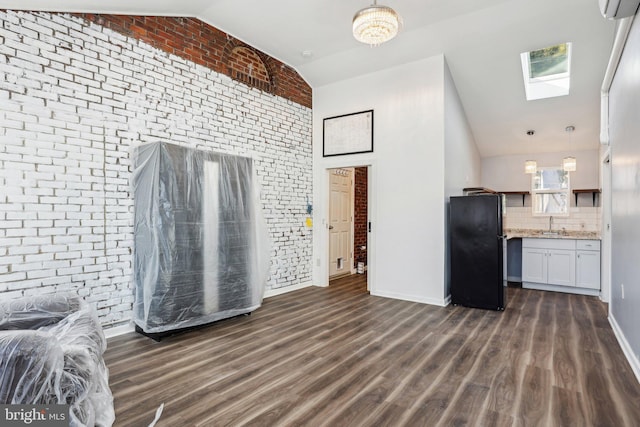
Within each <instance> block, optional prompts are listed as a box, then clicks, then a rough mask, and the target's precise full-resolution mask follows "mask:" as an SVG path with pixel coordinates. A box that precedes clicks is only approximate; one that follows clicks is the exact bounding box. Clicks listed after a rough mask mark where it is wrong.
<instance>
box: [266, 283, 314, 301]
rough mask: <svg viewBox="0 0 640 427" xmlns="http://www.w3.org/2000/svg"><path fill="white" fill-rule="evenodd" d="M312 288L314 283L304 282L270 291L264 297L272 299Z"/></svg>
mask: <svg viewBox="0 0 640 427" xmlns="http://www.w3.org/2000/svg"><path fill="white" fill-rule="evenodd" d="M310 286H313V283H312V282H303V283H298V284H297V285H292V286H285V287H282V288H275V289H269V290H268V291H266V292H265V293H264V297H265V298H271V297H275V296H276V295H282V294H287V293H289V292H293V291H297V290H299V289H304V288H308V287H310Z"/></svg>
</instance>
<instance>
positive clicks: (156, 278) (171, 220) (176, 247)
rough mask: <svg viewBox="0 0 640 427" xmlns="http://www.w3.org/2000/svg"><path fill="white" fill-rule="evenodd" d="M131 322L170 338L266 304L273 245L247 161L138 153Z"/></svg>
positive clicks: (182, 152) (169, 151)
mask: <svg viewBox="0 0 640 427" xmlns="http://www.w3.org/2000/svg"><path fill="white" fill-rule="evenodd" d="M133 167H134V173H133V178H132V187H133V193H134V212H135V213H134V216H135V222H134V265H133V276H134V285H135V302H134V310H133V312H134V321H135V323H136V324H137V325H138V327H140V328H141V329H142V331H143V332H145V333H148V334H152V333H154V334H155V333H166V332H168V331H173V330H179V329H183V328H189V327H193V326H199V325H203V324H207V323H210V322H214V321H217V320H220V319H224V318H228V317H233V316H236V315H240V314H246V313H249V312H251V311H253V310H255V309H257V308H258V307H259V306H260V305H261V304H262V298H263V295H264V288H265V283H266V280H267V274H268V271H269V265H270V244H269V238H268V233H267V228H266V224H265V222H264V219H263V217H262V209H261V203H260V198H259V194H260V192H259V185H258V183H257V179H256V177H255V172H254V168H253V162H252V160H251V159H250V158H247V157H240V156H234V155H228V154H220V153H215V152H212V151H202V150H196V149H193V148H188V147H182V146H178V145H175V144H169V143H165V142H157V143H151V144H145V145H140V146H137V147H134V152H133Z"/></svg>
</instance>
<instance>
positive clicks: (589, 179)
mask: <svg viewBox="0 0 640 427" xmlns="http://www.w3.org/2000/svg"><path fill="white" fill-rule="evenodd" d="M566 156H574V157H575V158H576V161H577V162H578V167H577V170H576V171H575V172H571V188H577V189H581V188H582V189H585V188H600V154H599V151H598V150H597V149H596V150H587V151H571V152H568V151H567V152H558V153H538V154H514V155H509V156H496V157H485V158H483V159H482V179H481V182H482V186H483V187H487V188H491V189H492V190H496V191H530V190H531V175H528V174H526V173H524V162H525V160H536V161H537V162H538V167H554V166H558V167H559V166H562V159H563V158H564V157H566Z"/></svg>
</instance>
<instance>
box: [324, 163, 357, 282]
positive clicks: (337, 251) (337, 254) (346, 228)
mask: <svg viewBox="0 0 640 427" xmlns="http://www.w3.org/2000/svg"><path fill="white" fill-rule="evenodd" d="M329 176H330V187H329V188H330V199H329V277H333V276H338V275H342V274H348V273H351V267H352V266H353V256H352V252H353V251H352V243H351V242H352V238H351V230H352V223H353V217H352V212H351V209H352V208H351V205H352V203H351V202H352V200H353V193H352V184H353V169H334V170H331V171H330V175H329Z"/></svg>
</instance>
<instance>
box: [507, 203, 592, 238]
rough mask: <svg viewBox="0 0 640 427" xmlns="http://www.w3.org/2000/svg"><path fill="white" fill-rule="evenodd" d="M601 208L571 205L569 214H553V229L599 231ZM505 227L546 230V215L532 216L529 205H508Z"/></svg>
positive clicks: (547, 226)
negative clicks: (564, 215) (565, 215)
mask: <svg viewBox="0 0 640 427" xmlns="http://www.w3.org/2000/svg"><path fill="white" fill-rule="evenodd" d="M601 224H602V209H601V208H599V207H579V208H576V207H571V208H570V211H569V216H567V217H562V216H554V217H553V229H554V230H562V229H563V228H564V229H565V230H567V231H595V232H600V230H601V228H600V227H601ZM504 226H505V228H517V229H528V230H546V229H548V228H549V217H548V216H533V214H532V213H531V207H530V206H529V207H516V206H508V207H507V212H506V216H505V223H504Z"/></svg>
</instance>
